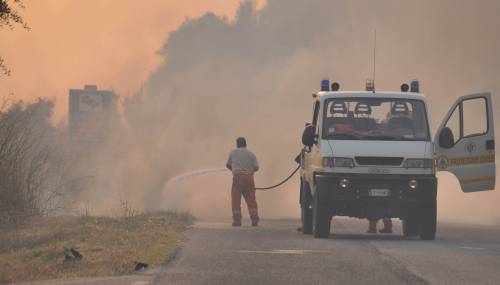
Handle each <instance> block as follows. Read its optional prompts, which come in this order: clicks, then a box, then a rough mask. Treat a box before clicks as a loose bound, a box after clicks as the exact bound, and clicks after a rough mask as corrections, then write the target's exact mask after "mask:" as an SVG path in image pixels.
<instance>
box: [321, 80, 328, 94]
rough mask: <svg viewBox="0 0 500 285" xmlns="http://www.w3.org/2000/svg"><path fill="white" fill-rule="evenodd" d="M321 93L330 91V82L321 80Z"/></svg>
mask: <svg viewBox="0 0 500 285" xmlns="http://www.w3.org/2000/svg"><path fill="white" fill-rule="evenodd" d="M321 91H330V80H328V79H323V80H321Z"/></svg>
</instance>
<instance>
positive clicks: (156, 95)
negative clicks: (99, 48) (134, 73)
mask: <svg viewBox="0 0 500 285" xmlns="http://www.w3.org/2000/svg"><path fill="white" fill-rule="evenodd" d="M499 9H500V2H498V1H495V0H483V1H465V0H463V1H456V0H441V1H434V0H425V1H409V0H408V1H400V0H397V1H396V0H382V1H369V0H366V1H352V0H349V1H347V0H336V1H331V0H311V1H301V0H268V2H267V4H266V5H265V6H263V7H262V8H261V9H259V10H257V9H256V7H255V5H254V3H253V2H245V3H242V4H241V6H240V7H239V9H238V11H237V12H236V13H237V15H236V17H235V19H234V20H232V21H229V20H227V19H226V18H223V17H218V16H217V15H215V14H212V13H208V14H206V15H204V16H202V17H199V18H196V19H189V20H186V21H185V22H184V23H183V24H182V25H181V26H180V27H179V28H178V29H177V30H176V31H175V32H173V33H171V34H170V36H169V37H168V39H167V41H166V42H165V44H164V46H163V47H162V48H161V49H160V50H159V51H158V53H159V54H160V55H161V56H162V57H163V58H164V62H163V63H162V64H161V65H160V66H159V67H158V68H157V69H156V70H154V71H153V72H152V74H151V76H150V78H149V79H148V81H147V82H146V84H145V88H144V89H143V90H142V91H141V92H139V94H137V95H136V96H133V97H130V98H128V99H127V100H126V102H125V104H124V114H125V120H126V126H125V127H124V128H125V130H124V131H122V132H119V134H118V135H117V136H116V138H115V141H114V143H113V144H112V145H113V146H114V148H115V149H117V151H115V152H116V154H115V155H114V156H113V158H112V159H110V160H109V161H111V162H112V163H105V162H102V164H101V165H104V166H105V167H104V168H105V169H103V170H102V172H103V173H106V175H107V177H108V181H110V185H108V187H107V188H106V189H97V190H96V191H98V192H99V191H102V192H104V191H105V192H104V193H111V194H112V195H108V196H109V197H112V196H113V195H115V194H116V193H120V195H124V196H125V197H126V198H127V199H130V200H131V201H133V203H134V204H135V205H136V207H139V208H143V209H157V208H165V207H174V206H175V207H176V208H179V209H184V210H189V211H192V212H193V213H194V214H195V215H197V216H198V217H200V218H203V219H210V218H221V217H230V202H229V199H230V198H229V193H230V190H229V189H230V175H228V174H227V173H226V174H222V173H221V174H213V175H210V176H199V177H195V178H193V179H190V180H184V181H181V183H176V185H175V187H166V182H167V181H168V180H169V179H170V178H171V177H174V176H175V175H178V174H180V173H184V172H189V171H193V170H196V169H206V168H208V169H210V168H214V167H223V166H224V164H225V161H226V159H227V155H228V153H229V151H230V150H231V149H232V148H233V147H234V139H235V138H236V137H238V136H245V137H246V138H247V140H248V144H249V148H250V149H252V150H253V151H254V152H255V153H256V154H257V157H258V159H259V162H260V164H261V171H260V172H259V173H257V175H256V182H257V184H258V186H266V185H268V184H273V183H275V182H277V181H279V180H280V179H281V178H283V177H286V176H287V175H288V173H289V172H291V171H292V170H293V169H294V167H295V164H294V162H293V159H294V157H295V155H296V154H297V153H298V152H299V150H300V148H301V143H300V136H301V133H302V129H303V126H304V123H305V122H309V121H310V120H311V109H312V108H311V107H312V99H311V97H310V96H311V95H310V94H311V93H312V92H314V91H317V90H318V85H319V81H320V80H321V79H322V78H324V77H329V78H330V79H332V80H335V81H337V82H340V84H341V89H343V90H360V89H363V87H364V86H363V84H364V82H365V80H366V79H367V78H369V77H372V72H373V46H374V43H373V38H374V36H373V35H374V31H375V30H376V31H377V51H376V53H377V55H376V85H377V89H378V90H398V88H399V86H400V85H401V83H402V82H408V81H410V80H411V79H414V78H418V79H420V80H421V82H422V89H423V91H424V92H425V93H426V94H427V95H428V99H429V109H430V110H429V113H430V114H431V120H432V122H431V123H432V126H433V127H434V128H433V129H434V130H435V129H436V126H437V125H438V124H439V123H440V120H441V118H442V117H443V116H444V114H445V113H446V111H447V110H448V106H450V105H451V104H452V103H453V101H454V100H455V99H456V98H457V97H458V96H460V95H464V94H468V93H471V92H477V91H485V90H486V91H492V93H493V98H494V101H495V106H498V104H499V103H498V101H499V99H500V98H499V97H498V95H496V94H498V93H499V91H500V90H499V89H500V88H499V86H498V83H499V81H498V79H499V78H500V68H499V66H500V57H499V56H498V54H497V51H498V50H500V36H499V34H498V33H497V32H496V28H497V27H498V26H499V25H500V19H499V18H498V17H496V15H495V13H496V11H498V10H499ZM495 116H496V117H497V118H498V108H495ZM110 164H111V165H113V167H108V166H109V165H110ZM108 169H112V171H110V170H108ZM439 185H440V186H439V187H440V188H439V207H440V209H439V216H440V218H442V219H448V220H455V221H465V222H498V221H499V219H500V211H498V210H497V209H496V205H497V203H498V202H499V198H500V195H499V194H498V193H497V192H488V193H474V194H463V193H461V191H460V190H459V186H458V184H457V183H456V181H455V180H454V178H453V177H452V176H451V175H441V176H440V181H439ZM167 186H168V185H167ZM174 188H175V189H174ZM102 192H99V195H98V196H99V197H100V199H99V201H100V203H99V204H97V205H96V207H97V208H106V207H109V203H110V201H111V200H113V199H105V198H102V196H103V195H102ZM104 196H106V195H104ZM258 201H259V207H260V210H261V213H262V216H263V217H287V216H293V217H297V216H298V178H297V177H295V178H294V179H292V181H291V182H289V183H288V184H286V185H285V186H283V188H281V189H280V190H277V191H271V192H266V193H258Z"/></svg>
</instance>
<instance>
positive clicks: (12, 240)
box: [0, 212, 192, 283]
mask: <svg viewBox="0 0 500 285" xmlns="http://www.w3.org/2000/svg"><path fill="white" fill-rule="evenodd" d="M191 221H192V218H191V216H190V215H188V214H175V213H168V212H167V213H164V212H162V213H151V214H140V215H134V216H128V217H124V218H109V217H91V216H83V217H57V218H45V219H40V220H37V221H34V222H33V223H32V224H30V225H27V226H24V227H22V228H17V229H10V230H5V229H2V230H1V232H0V283H10V282H20V281H30V280H47V279H54V278H72V277H84V276H85V277H87V276H112V275H122V274H127V273H131V272H133V267H134V261H141V262H145V263H148V264H150V265H155V264H159V263H161V262H163V261H165V260H166V259H167V258H168V257H169V255H170V254H172V253H173V251H174V250H175V249H176V248H177V246H178V243H179V241H180V240H181V239H182V233H183V231H184V230H185V229H186V228H187V226H188V225H189V224H190V223H191ZM71 247H73V248H76V249H77V250H78V251H79V252H80V253H82V254H83V256H84V257H83V259H82V260H81V261H73V262H64V256H65V250H64V249H65V248H71Z"/></svg>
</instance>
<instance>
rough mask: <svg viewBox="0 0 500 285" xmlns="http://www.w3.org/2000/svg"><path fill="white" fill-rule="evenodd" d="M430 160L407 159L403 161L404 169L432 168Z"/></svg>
mask: <svg viewBox="0 0 500 285" xmlns="http://www.w3.org/2000/svg"><path fill="white" fill-rule="evenodd" d="M433 163H434V162H433V160H432V159H423V158H408V159H407V160H405V164H404V168H432V164H433Z"/></svg>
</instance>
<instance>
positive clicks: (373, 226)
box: [367, 220, 377, 234]
mask: <svg viewBox="0 0 500 285" xmlns="http://www.w3.org/2000/svg"><path fill="white" fill-rule="evenodd" d="M368 221H369V226H368V231H367V233H369V234H376V233H377V220H368Z"/></svg>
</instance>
